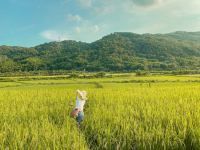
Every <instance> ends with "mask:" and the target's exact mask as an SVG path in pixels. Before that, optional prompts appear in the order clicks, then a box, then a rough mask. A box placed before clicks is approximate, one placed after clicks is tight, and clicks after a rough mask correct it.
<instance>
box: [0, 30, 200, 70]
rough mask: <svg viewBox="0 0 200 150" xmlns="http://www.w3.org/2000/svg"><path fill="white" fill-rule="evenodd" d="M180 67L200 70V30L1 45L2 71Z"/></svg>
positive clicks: (0, 61)
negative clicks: (90, 41)
mask: <svg viewBox="0 0 200 150" xmlns="http://www.w3.org/2000/svg"><path fill="white" fill-rule="evenodd" d="M180 69H185V70H197V69H200V32H181V31H179V32H174V33H169V34H141V35H140V34H134V33H113V34H110V35H108V36H105V37H103V38H102V39H100V40H98V41H95V42H93V43H84V42H76V41H62V42H50V43H45V44H42V45H38V46H35V47H32V48H24V47H10V46H0V72H15V71H33V70H86V71H135V70H150V71H151V70H180Z"/></svg>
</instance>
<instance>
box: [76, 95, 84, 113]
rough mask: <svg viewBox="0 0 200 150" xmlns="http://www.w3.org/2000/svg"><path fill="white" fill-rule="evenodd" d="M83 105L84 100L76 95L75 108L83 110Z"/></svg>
mask: <svg viewBox="0 0 200 150" xmlns="http://www.w3.org/2000/svg"><path fill="white" fill-rule="evenodd" d="M84 105H85V100H81V99H79V98H78V97H77V98H76V108H78V109H79V110H80V111H83V109H84Z"/></svg>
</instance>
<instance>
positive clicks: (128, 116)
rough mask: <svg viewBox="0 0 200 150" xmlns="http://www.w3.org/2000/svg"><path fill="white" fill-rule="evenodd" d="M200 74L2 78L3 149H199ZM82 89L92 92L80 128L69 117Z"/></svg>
mask: <svg viewBox="0 0 200 150" xmlns="http://www.w3.org/2000/svg"><path fill="white" fill-rule="evenodd" d="M198 79H199V77H194V78H189V77H173V76H171V77H168V76H166V77H164V76H162V77H156V76H152V77H150V78H148V77H124V78H119V77H116V78H105V79H74V80H69V79H68V80H65V79H62V80H61V79H60V80H55V79H51V80H34V81H33V80H27V81H23V80H22V81H16V79H15V82H0V108H1V109H0V117H1V119H0V148H1V149H6V148H10V149H44V148H45V149H48V148H49V149H71V150H74V149H82V150H84V149H85V150H86V149H100V150H102V149H106V150H107V149H108V150H114V149H118V150H131V149H139V150H140V149H141V150H142V149H147V150H149V149H155V150H156V149H188V148H190V149H199V147H200V109H199V107H200V93H199V91H200V83H199V82H198V81H197V80H198ZM133 80H134V81H138V80H144V81H146V80H148V82H139V83H137V82H134V81H133ZM153 80H155V81H153ZM191 80H193V81H191ZM127 81H130V82H127ZM149 81H151V82H149ZM171 81H174V82H171ZM182 81H184V82H182ZM186 81H187V82H186ZM77 88H79V89H85V90H87V91H88V93H89V100H88V102H87V104H86V108H85V120H84V122H83V124H82V125H81V129H80V132H79V130H78V128H77V126H76V122H75V120H74V119H72V118H70V117H69V113H70V111H71V109H72V108H73V106H72V104H73V105H74V103H75V90H76V89H77Z"/></svg>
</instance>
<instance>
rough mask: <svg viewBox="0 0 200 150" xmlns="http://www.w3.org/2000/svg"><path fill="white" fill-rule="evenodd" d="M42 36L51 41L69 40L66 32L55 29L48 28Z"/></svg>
mask: <svg viewBox="0 0 200 150" xmlns="http://www.w3.org/2000/svg"><path fill="white" fill-rule="evenodd" d="M41 36H42V37H43V38H45V39H47V40H50V41H63V40H68V36H67V35H66V33H59V32H57V31H54V30H46V31H43V32H42V33H41Z"/></svg>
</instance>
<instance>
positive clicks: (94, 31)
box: [90, 25, 100, 33]
mask: <svg viewBox="0 0 200 150" xmlns="http://www.w3.org/2000/svg"><path fill="white" fill-rule="evenodd" d="M90 30H91V31H92V32H93V33H97V32H99V31H100V27H99V26H98V25H94V26H92V27H91V28H90Z"/></svg>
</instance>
